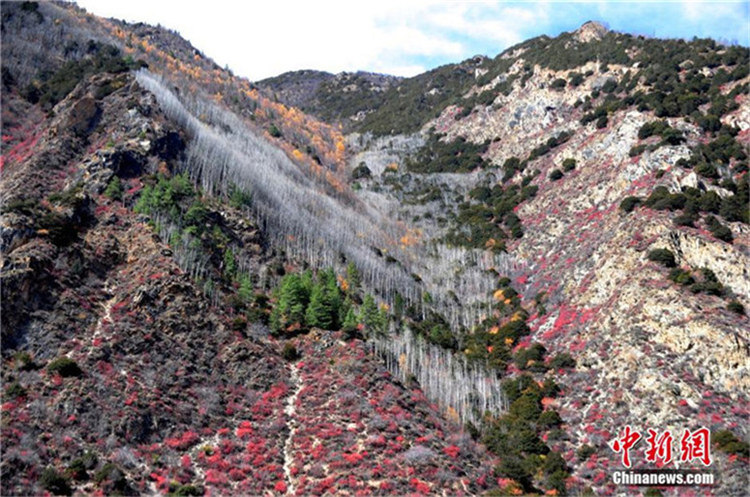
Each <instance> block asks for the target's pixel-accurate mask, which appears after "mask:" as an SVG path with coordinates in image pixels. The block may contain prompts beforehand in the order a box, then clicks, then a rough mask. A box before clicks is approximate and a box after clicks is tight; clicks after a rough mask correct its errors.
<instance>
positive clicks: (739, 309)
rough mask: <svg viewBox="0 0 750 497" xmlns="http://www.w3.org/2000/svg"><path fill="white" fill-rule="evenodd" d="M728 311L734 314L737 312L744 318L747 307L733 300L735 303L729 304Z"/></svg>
mask: <svg viewBox="0 0 750 497" xmlns="http://www.w3.org/2000/svg"><path fill="white" fill-rule="evenodd" d="M727 309H729V310H730V311H732V312H736V313H737V314H739V315H740V316H744V315H745V306H744V305H742V304H741V303H740V302H738V301H737V300H733V301H731V302H729V304H727Z"/></svg>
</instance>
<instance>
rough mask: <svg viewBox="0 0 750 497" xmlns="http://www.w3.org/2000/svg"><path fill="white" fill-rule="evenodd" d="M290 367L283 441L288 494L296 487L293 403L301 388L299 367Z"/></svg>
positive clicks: (292, 492)
mask: <svg viewBox="0 0 750 497" xmlns="http://www.w3.org/2000/svg"><path fill="white" fill-rule="evenodd" d="M290 369H291V375H290V378H291V383H292V385H294V393H292V394H291V395H290V396H289V397H288V398H287V399H286V407H284V414H286V416H287V421H286V424H287V427H288V428H289V435H287V438H286V442H285V443H284V474H285V475H286V480H287V493H288V494H289V495H294V494H295V493H296V487H295V484H294V481H293V480H292V464H293V463H294V448H293V445H292V444H293V442H292V439H293V438H294V434H295V433H296V432H297V420H296V418H295V417H294V415H295V413H296V412H297V406H296V405H295V403H296V402H297V397H299V393H300V391H301V390H302V382H301V381H300V377H299V368H298V367H297V365H296V364H292V366H291V368H290Z"/></svg>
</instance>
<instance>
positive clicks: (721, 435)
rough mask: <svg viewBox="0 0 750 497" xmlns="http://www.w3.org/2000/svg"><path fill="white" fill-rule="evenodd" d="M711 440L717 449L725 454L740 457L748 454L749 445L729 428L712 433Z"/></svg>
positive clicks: (749, 454)
mask: <svg viewBox="0 0 750 497" xmlns="http://www.w3.org/2000/svg"><path fill="white" fill-rule="evenodd" d="M711 440H712V441H713V443H714V445H716V447H717V448H718V449H719V450H721V451H723V452H726V453H727V454H736V455H738V456H740V457H748V456H750V445H749V444H748V443H747V442H745V441H744V440H742V439H741V438H739V437H737V436H736V435H735V434H734V433H732V432H731V431H729V430H720V431H718V432H716V433H713V434H712V436H711Z"/></svg>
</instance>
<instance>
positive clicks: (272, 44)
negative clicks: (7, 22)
mask: <svg viewBox="0 0 750 497" xmlns="http://www.w3.org/2000/svg"><path fill="white" fill-rule="evenodd" d="M79 3H80V5H81V6H83V7H85V8H86V9H88V10H89V11H91V12H93V13H95V14H98V15H104V16H107V17H117V18H124V19H126V20H128V21H143V22H148V23H151V24H156V23H160V24H162V25H163V26H166V27H168V28H172V29H175V30H177V31H179V32H180V33H181V34H182V35H183V36H184V37H186V38H187V39H189V40H190V41H191V42H192V43H193V45H195V46H196V48H198V49H200V50H201V51H203V52H204V53H205V54H206V55H208V56H210V57H212V58H213V59H214V60H216V62H217V63H219V64H220V65H229V66H230V67H231V68H232V69H233V70H234V71H235V72H236V73H238V74H241V75H243V76H247V77H249V78H250V79H261V78H265V77H268V76H273V75H276V74H279V73H281V72H285V71H290V70H295V69H320V70H326V71H330V72H340V71H355V70H359V69H362V70H371V71H379V72H389V73H393V74H398V75H405V76H406V75H413V74H415V73H416V72H419V71H422V70H424V68H425V67H424V66H425V62H426V60H427V59H430V60H443V61H445V62H447V61H456V60H460V59H462V58H465V57H469V56H471V55H474V54H473V53H470V50H471V48H470V47H469V46H468V45H470V44H471V43H470V42H476V43H480V42H482V41H483V42H485V45H487V43H486V42H487V41H489V42H490V43H489V45H490V46H496V47H497V50H498V51H499V50H500V49H502V48H505V47H507V46H508V45H510V44H513V43H516V42H518V41H520V40H521V39H522V37H521V32H520V29H519V28H520V27H522V26H523V25H524V24H528V23H534V22H535V21H538V20H539V19H538V17H539V16H540V15H542V14H540V9H539V8H538V7H534V6H530V7H525V6H524V7H502V6H498V5H495V4H489V3H480V4H465V3H456V2H445V1H442V2H438V1H420V2H413V1H400V2H396V1H386V2H378V3H375V2H362V3H359V2H343V1H337V0H327V1H317V2H284V1H277V2H262V3H255V2H236V1H231V0H213V1H211V2H205V1H202V2H188V1H180V2H175V1H158V2H154V1H153V0H129V1H128V2H121V1H111V2H102V1H101V0H80V1H79ZM476 43H475V44H476ZM490 55H495V54H494V53H490Z"/></svg>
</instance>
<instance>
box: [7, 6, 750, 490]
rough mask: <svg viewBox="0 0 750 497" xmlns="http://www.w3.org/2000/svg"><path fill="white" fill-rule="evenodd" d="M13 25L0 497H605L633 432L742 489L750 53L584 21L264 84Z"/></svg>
mask: <svg viewBox="0 0 750 497" xmlns="http://www.w3.org/2000/svg"><path fill="white" fill-rule="evenodd" d="M2 23H3V24H2V29H3V46H2V49H3V109H2V119H3V145H2V147H3V148H2V150H3V154H2V168H3V169H2V170H3V177H2V182H1V183H0V184H1V185H2V191H1V192H0V195H1V197H0V198H2V202H3V216H2V247H3V249H2V251H3V266H2V286H3V289H4V292H3V299H2V341H3V345H4V347H3V352H2V360H3V386H4V388H3V405H2V416H3V438H4V440H6V441H7V442H6V443H5V444H3V452H2V485H3V488H4V489H10V490H11V493H17V494H30V493H33V494H37V493H41V492H43V491H44V490H46V491H49V492H51V493H69V492H70V491H73V490H75V491H76V492H80V493H92V494H93V493H102V492H103V493H114V492H117V493H132V494H135V493H139V494H140V493H156V492H159V493H168V492H169V493H178V494H183V495H191V494H204V493H206V494H211V493H217V492H218V493H248V494H276V493H277V494H308V493H309V494H323V493H325V492H330V493H376V494H382V495H391V494H399V495H400V494H405V493H409V492H413V493H416V494H433V493H434V494H464V493H465V494H480V493H483V492H486V491H494V492H499V493H523V492H527V493H542V492H552V493H557V494H561V493H565V492H568V493H573V494H575V493H582V492H586V491H588V490H593V491H595V492H597V493H605V494H609V493H615V492H625V491H628V489H626V488H625V487H616V486H615V485H614V484H613V483H611V482H610V481H609V475H608V471H610V470H611V469H612V468H619V467H620V458H619V455H618V454H616V453H615V452H613V450H612V448H611V446H610V443H611V441H612V440H613V439H614V438H615V437H616V436H617V435H619V432H620V430H621V429H622V427H623V426H624V425H626V424H629V425H632V426H633V427H635V428H636V429H639V430H641V431H643V432H645V430H646V429H647V428H654V429H656V430H660V431H662V430H665V429H671V430H672V431H673V433H679V432H681V431H682V430H683V429H685V428H690V429H693V428H696V427H698V426H706V427H707V428H709V429H710V430H711V431H712V432H713V434H714V436H715V439H716V440H717V441H718V442H719V443H718V444H716V445H715V446H714V447H713V449H714V451H713V453H712V454H713V456H714V459H715V463H714V466H713V468H714V469H715V470H716V471H717V473H718V474H720V477H721V478H720V482H719V483H718V485H717V486H715V487H709V488H707V489H706V493H717V494H722V495H725V494H726V495H729V494H734V495H741V494H742V492H743V491H744V488H746V486H747V475H746V472H745V471H744V469H745V467H746V464H747V457H748V453H747V444H745V443H744V442H743V441H742V439H743V438H746V433H745V430H746V428H745V427H746V426H747V424H748V423H747V421H748V415H749V414H750V404H749V403H748V397H747V394H746V392H747V387H748V385H747V371H748V366H749V365H750V363H749V361H748V345H747V344H748V338H749V337H748V335H747V331H748V326H747V323H748V321H747V317H746V316H745V315H744V313H743V312H742V311H743V309H744V308H747V306H748V305H750V301H748V297H747V296H748V295H749V294H750V280H749V279H748V275H747V273H746V271H745V268H746V267H748V265H750V264H749V262H750V261H748V246H749V245H750V240H748V236H750V234H749V233H750V232H749V231H748V227H747V223H748V221H749V219H748V213H747V205H748V201H749V199H748V186H747V185H748V183H747V179H748V173H747V153H748V150H749V147H750V135H749V134H748V129H750V114H748V108H750V107H749V106H748V102H747V98H748V90H747V88H748V82H749V81H750V78H749V77H748V74H747V70H746V66H747V64H743V61H747V58H748V51H747V50H746V49H744V48H741V47H723V46H721V45H718V44H716V43H714V42H713V41H711V40H695V41H693V42H690V43H686V42H681V41H675V40H647V39H642V38H637V37H632V36H629V35H623V34H618V33H612V32H607V31H606V30H604V29H603V28H602V27H601V26H600V25H597V24H595V23H588V24H586V25H584V26H583V27H582V28H581V29H579V30H578V31H576V32H573V33H565V34H563V35H561V36H560V37H557V38H554V39H552V38H549V37H539V38H536V39H534V40H529V41H527V42H524V43H522V44H519V45H518V46H516V47H512V48H511V49H509V50H507V51H506V52H504V53H503V54H500V55H499V56H497V57H496V58H495V59H488V58H483V57H477V58H473V59H471V60H468V61H464V62H462V63H460V64H452V65H447V66H444V67H441V68H437V69H435V70H433V71H430V72H428V73H425V74H423V75H419V76H417V77H415V78H409V79H403V80H402V79H396V78H390V77H381V76H379V75H369V74H366V73H354V74H342V75H339V76H330V75H325V74H320V73H315V72H312V73H310V72H301V73H296V74H288V75H284V76H282V77H279V78H276V79H274V80H271V81H265V82H260V83H258V86H255V85H253V84H251V83H249V82H247V81H245V80H243V79H241V78H237V77H235V76H233V75H232V74H231V73H229V72H228V71H225V70H223V69H221V68H219V67H218V66H216V64H214V63H213V62H212V61H211V60H210V59H208V58H206V57H205V56H204V55H203V54H202V53H201V52H200V51H198V50H197V49H195V48H194V47H192V46H191V45H190V44H189V43H187V42H185V41H184V40H182V39H181V38H180V37H179V35H178V34H177V33H174V32H169V31H167V30H164V29H163V28H154V27H150V26H147V25H142V24H137V25H129V24H127V23H124V22H119V21H111V20H103V19H99V18H96V17H94V16H90V15H88V14H86V13H85V12H83V11H82V10H80V9H78V8H76V7H75V6H73V5H68V4H65V5H59V4H52V3H41V4H36V3H33V2H27V3H23V4H21V3H12V4H9V3H4V4H2ZM37 38H39V39H43V40H44V43H45V44H46V46H47V47H48V48H45V49H40V48H39V46H38V45H37V44H36V43H34V41H35V40H36V39H37ZM273 92H275V93H277V95H275V97H277V98H278V99H279V100H281V101H282V102H283V103H280V102H278V101H276V100H275V98H274V95H273ZM292 103H300V105H302V106H303V107H304V108H305V109H307V110H309V111H310V114H308V113H305V112H303V111H302V110H299V109H296V108H294V107H293V106H291V104H292ZM313 116H317V117H313ZM326 120H328V121H329V122H328V123H326V122H325V121H326ZM342 121H343V123H344V124H345V126H344V129H345V130H347V131H349V130H353V131H356V133H352V134H350V135H348V136H345V135H344V134H342V131H341V130H340V129H341V128H340V126H339V124H341V123H342ZM659 249H661V250H659ZM665 249H666V250H665ZM308 269H309V271H306V270H308ZM321 328H332V329H330V330H326V329H321ZM459 425H463V427H464V428H465V434H464V433H463V432H462V431H461V430H460V429H459ZM726 430H728V431H726ZM720 449H721V450H720ZM640 456H641V454H640V453H639V455H638V465H639V466H643V467H648V465H647V464H645V463H644V461H643V459H642V458H641V457H640ZM634 457H635V456H634ZM678 490H679V489H672V490H671V492H672V493H675V494H676V493H677V491H678ZM691 491H692V489H691Z"/></svg>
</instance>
